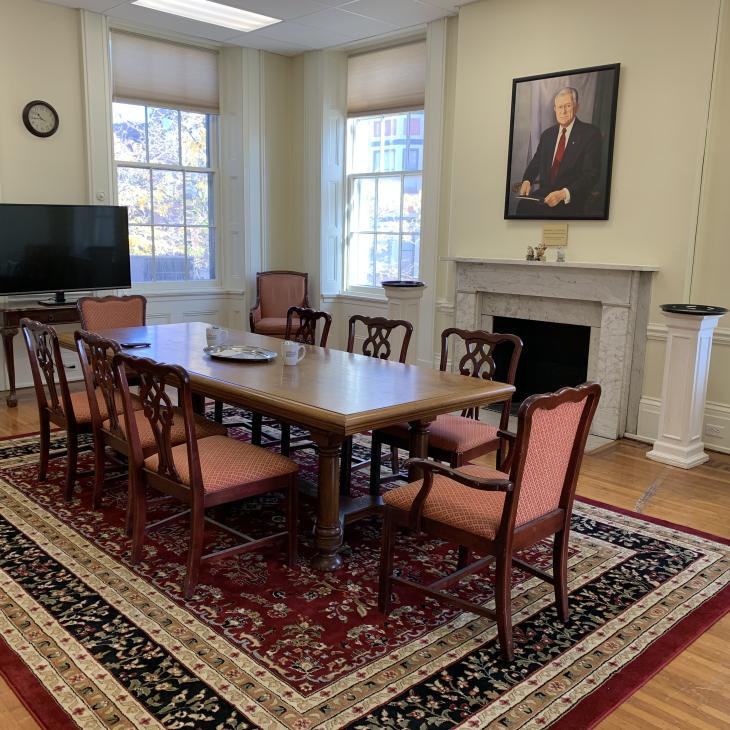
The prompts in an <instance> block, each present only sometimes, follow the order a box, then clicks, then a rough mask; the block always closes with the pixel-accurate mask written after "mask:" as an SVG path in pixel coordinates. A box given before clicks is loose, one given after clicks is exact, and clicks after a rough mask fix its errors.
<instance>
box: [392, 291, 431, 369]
mask: <svg viewBox="0 0 730 730" xmlns="http://www.w3.org/2000/svg"><path fill="white" fill-rule="evenodd" d="M381 286H382V287H383V289H384V291H385V296H386V297H387V299H388V314H387V317H388V319H405V320H406V322H410V323H411V324H412V325H413V335H412V336H411V344H410V347H409V348H408V357H407V358H406V362H408V363H415V362H416V359H417V357H418V341H417V337H418V330H419V327H418V323H419V320H420V308H421V298H422V297H423V290H424V289H425V288H426V284H425V283H424V282H422V281H410V280H407V279H394V280H392V281H383V282H381ZM399 347H400V342H396V343H395V345H394V348H395V349H396V351H397V349H398V348H399Z"/></svg>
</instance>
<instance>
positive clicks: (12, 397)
mask: <svg viewBox="0 0 730 730" xmlns="http://www.w3.org/2000/svg"><path fill="white" fill-rule="evenodd" d="M1 334H2V338H3V351H4V353H5V366H6V367H7V369H8V386H9V390H10V393H8V397H7V401H6V402H7V404H8V408H15V407H16V406H17V405H18V396H17V395H16V393H15V358H14V356H13V337H15V335H17V334H18V329H17V327H3V328H2V332H1Z"/></svg>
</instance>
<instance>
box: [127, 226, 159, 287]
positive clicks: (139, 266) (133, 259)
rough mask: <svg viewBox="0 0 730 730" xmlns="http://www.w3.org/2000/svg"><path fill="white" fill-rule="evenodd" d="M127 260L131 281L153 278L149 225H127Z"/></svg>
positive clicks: (151, 279)
mask: <svg viewBox="0 0 730 730" xmlns="http://www.w3.org/2000/svg"><path fill="white" fill-rule="evenodd" d="M129 261H130V266H131V269H132V281H135V282H140V281H154V280H155V270H154V257H153V255H152V228H151V227H150V226H129Z"/></svg>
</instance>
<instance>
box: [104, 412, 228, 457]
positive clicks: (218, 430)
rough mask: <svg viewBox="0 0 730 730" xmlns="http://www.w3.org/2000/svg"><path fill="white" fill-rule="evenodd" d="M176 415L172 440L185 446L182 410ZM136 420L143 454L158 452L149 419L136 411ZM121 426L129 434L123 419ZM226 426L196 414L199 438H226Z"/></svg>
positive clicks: (105, 424)
mask: <svg viewBox="0 0 730 730" xmlns="http://www.w3.org/2000/svg"><path fill="white" fill-rule="evenodd" d="M174 410H175V415H174V416H173V421H172V430H171V431H170V440H171V441H172V443H173V444H184V443H185V424H184V421H183V412H182V409H181V408H175V409H174ZM134 417H135V420H136V421H137V431H138V433H139V441H140V444H141V445H142V453H143V454H144V455H145V456H148V455H149V454H152V453H154V452H155V451H157V442H156V441H155V435H154V433H153V432H152V426H150V422H149V420H148V419H147V417H146V416H145V415H144V413H143V412H142V411H135V414H134ZM119 425H120V427H121V429H122V432H123V433H124V435H125V438H126V434H127V424H126V423H125V421H124V420H123V419H121V420H120V422H119ZM103 428H107V429H108V428H109V421H105V422H104V423H103ZM227 432H228V431H227V429H226V427H225V426H223V425H221V424H220V423H216V422H215V421H211V420H210V419H209V418H205V417H203V416H201V415H198V414H195V435H196V437H197V438H199V439H202V438H205V437H206V436H225V435H226V433H227Z"/></svg>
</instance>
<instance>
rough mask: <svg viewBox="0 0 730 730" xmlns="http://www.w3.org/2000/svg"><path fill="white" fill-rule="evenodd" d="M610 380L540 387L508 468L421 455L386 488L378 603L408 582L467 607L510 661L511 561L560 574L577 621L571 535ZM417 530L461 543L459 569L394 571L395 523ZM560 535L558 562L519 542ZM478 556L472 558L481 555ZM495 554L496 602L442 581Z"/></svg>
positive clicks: (560, 600)
mask: <svg viewBox="0 0 730 730" xmlns="http://www.w3.org/2000/svg"><path fill="white" fill-rule="evenodd" d="M600 395H601V387H600V386H599V385H598V384H597V383H585V384H584V385H579V386H577V387H575V388H563V389H561V390H559V391H558V392H557V393H550V394H542V395H533V396H531V397H530V398H528V399H527V400H525V401H524V402H523V403H522V405H521V406H520V410H519V413H518V414H517V433H516V435H515V434H509V438H510V440H511V441H512V448H511V449H510V455H509V459H508V461H509V462H510V463H509V466H505V469H506V470H508V472H509V473H504V472H502V471H497V470H494V469H490V468H489V467H488V466H483V465H477V464H470V465H468V466H464V467H461V468H459V469H453V468H451V467H448V466H445V465H443V464H440V463H439V462H437V461H432V460H430V459H414V460H412V461H413V463H415V464H417V465H418V466H419V468H420V469H421V470H422V471H423V474H424V478H423V479H422V480H419V481H415V482H412V483H411V484H406V485H405V486H402V487H396V488H395V489H392V490H391V491H389V492H386V493H385V494H384V495H383V501H384V502H385V505H386V506H385V514H384V520H383V539H382V548H381V562H380V588H379V595H378V606H379V607H380V610H381V611H383V612H384V613H388V611H389V610H390V603H391V600H392V586H393V585H394V584H395V585H402V586H407V587H408V588H409V589H411V590H415V591H419V592H421V593H424V594H425V595H427V596H430V597H432V598H436V599H439V600H442V601H444V602H446V603H449V604H451V605H454V606H456V607H457V608H460V609H462V610H467V611H471V612H473V613H476V614H479V615H481V616H486V617H487V618H490V619H492V620H496V622H497V630H498V636H499V643H500V648H501V651H502V656H503V658H504V659H505V660H507V661H511V660H512V658H513V656H514V640H513V637H512V604H511V587H512V566H513V565H517V566H518V567H520V568H521V569H522V570H524V571H526V572H527V573H529V574H531V575H534V576H537V577H538V578H541V579H542V580H544V581H547V582H548V583H551V584H552V585H553V587H554V592H555V603H556V609H557V614H558V617H559V618H560V620H561V621H563V622H564V623H565V622H566V621H567V620H568V540H569V535H570V520H571V513H572V510H573V500H574V499H575V489H576V484H577V481H578V472H579V471H580V465H581V462H582V460H583V451H584V449H585V445H586V439H587V438H588V431H589V429H590V425H591V422H592V420H593V416H594V414H595V412H596V408H597V406H598V400H599V398H600ZM398 527H404V528H409V529H414V528H415V529H418V530H419V531H423V532H425V533H427V534H429V535H431V536H433V537H436V538H439V539H441V540H446V541H449V542H454V543H456V544H457V545H458V546H459V553H458V554H459V557H458V562H457V565H456V571H455V572H453V573H451V574H450V575H447V576H444V577H440V578H438V579H437V580H436V581H433V582H432V583H430V584H419V583H415V582H414V581H411V580H408V579H406V578H404V577H402V576H401V575H400V574H399V573H398V572H397V571H394V570H393V554H394V548H395V531H396V530H397V528H398ZM550 536H553V566H552V568H553V570H552V573H548V572H546V571H545V570H543V569H542V568H539V567H537V566H534V565H531V564H529V563H527V562H525V561H524V560H523V559H522V558H519V557H517V553H518V551H520V550H524V549H525V548H528V547H530V546H531V545H534V544H535V543H537V542H539V541H540V540H543V539H545V538H547V537H550ZM473 554H477V555H479V556H481V557H479V558H478V559H476V560H473V561H472V555H473ZM492 560H494V562H495V587H494V593H495V604H496V610H492V609H491V608H487V607H486V606H484V605H483V604H482V603H475V602H471V601H467V600H466V599H463V598H457V597H456V596H454V595H453V593H447V592H445V591H444V590H442V589H445V588H447V587H448V586H451V585H453V584H455V583H457V582H458V581H459V580H460V579H461V578H463V577H464V576H466V575H470V574H471V573H474V572H476V571H477V570H480V569H481V568H483V567H485V566H486V565H487V564H488V563H489V562H491V561H492Z"/></svg>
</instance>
